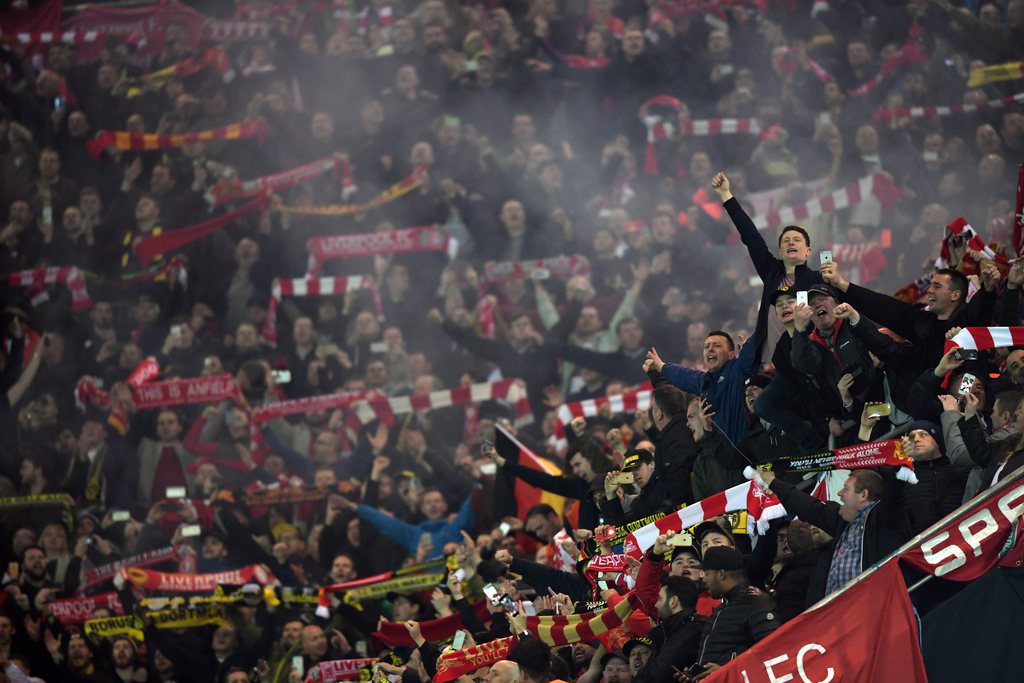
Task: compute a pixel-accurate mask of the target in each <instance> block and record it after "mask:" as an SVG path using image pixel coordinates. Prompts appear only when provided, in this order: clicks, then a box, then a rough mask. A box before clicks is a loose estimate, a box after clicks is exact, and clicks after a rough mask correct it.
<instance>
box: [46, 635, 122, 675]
mask: <svg viewBox="0 0 1024 683" xmlns="http://www.w3.org/2000/svg"><path fill="white" fill-rule="evenodd" d="M46 648H47V650H49V651H50V656H51V657H52V658H53V663H54V664H55V665H56V673H55V674H54V676H53V679H52V680H58V681H69V682H73V683H116V679H114V678H113V677H111V676H110V675H108V674H106V673H104V672H102V671H99V670H97V668H96V665H95V663H94V662H93V652H92V648H91V647H90V646H89V642H88V641H87V640H86V639H85V636H83V635H82V634H81V633H80V632H78V631H75V632H73V633H72V634H71V635H70V636H68V638H67V652H66V653H62V652H61V639H60V638H56V639H54V638H48V639H47V641H46Z"/></svg>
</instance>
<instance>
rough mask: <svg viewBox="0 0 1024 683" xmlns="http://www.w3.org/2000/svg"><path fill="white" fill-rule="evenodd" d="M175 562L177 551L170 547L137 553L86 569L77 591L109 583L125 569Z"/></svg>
mask: <svg viewBox="0 0 1024 683" xmlns="http://www.w3.org/2000/svg"><path fill="white" fill-rule="evenodd" d="M177 561H178V551H177V550H175V549H174V548H173V547H172V546H167V547H166V548H159V549H157V550H147V551H146V552H144V553H139V554H138V555H133V556H132V557H126V558H125V559H123V560H117V561H115V562H108V563H107V564H102V565H100V566H99V567H94V568H92V569H86V570H85V571H83V572H82V585H81V586H80V587H79V589H78V590H79V592H83V591H85V590H88V589H89V588H92V587H93V586H97V585H99V584H101V583H103V582H104V581H109V580H110V579H113V578H114V576H116V575H117V573H118V572H119V571H121V570H122V569H124V568H125V567H150V566H152V565H154V564H160V563H161V562H177Z"/></svg>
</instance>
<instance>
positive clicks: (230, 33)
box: [203, 19, 270, 43]
mask: <svg viewBox="0 0 1024 683" xmlns="http://www.w3.org/2000/svg"><path fill="white" fill-rule="evenodd" d="M203 33H204V34H205V36H206V37H207V38H208V39H209V40H212V41H214V42H217V43H227V42H235V41H247V40H265V39H266V38H268V37H269V36H270V24H269V23H267V22H265V21H235V20H231V19H211V20H209V21H207V22H206V23H205V24H204V25H203Z"/></svg>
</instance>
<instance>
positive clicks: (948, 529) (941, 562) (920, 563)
mask: <svg viewBox="0 0 1024 683" xmlns="http://www.w3.org/2000/svg"><path fill="white" fill-rule="evenodd" d="M1022 515H1024V479H1021V480H1019V481H1017V482H1016V483H1014V484H1012V485H1010V487H1009V488H1007V489H1006V490H1005V491H1004V492H1003V493H1002V494H1001V495H998V496H995V497H992V498H989V499H988V500H986V501H984V502H979V503H975V504H973V505H971V504H969V505H968V506H966V507H964V508H961V510H960V512H959V514H957V518H956V519H954V520H953V521H951V522H950V523H949V524H947V525H946V526H945V528H943V529H942V530H941V531H939V532H938V533H936V534H935V535H933V536H932V537H931V538H929V539H928V540H927V541H925V542H924V543H922V544H921V545H919V546H918V547H916V548H913V549H912V550H908V551H907V552H905V553H903V554H902V555H900V559H902V560H904V561H905V562H908V563H909V564H911V565H913V566H914V567H916V568H917V569H920V570H921V571H923V572H927V573H929V574H934V575H935V576H937V577H941V578H943V579H950V580H953V581H973V580H974V579H976V578H978V577H979V576H981V575H982V574H984V573H985V572H987V571H988V570H989V569H991V568H992V567H994V566H995V565H996V564H997V563H998V562H999V559H1000V557H1002V556H1004V555H1006V554H1007V553H1008V552H1011V550H1012V549H1011V548H1007V547H1005V546H1007V545H1008V544H1007V541H1008V539H1011V535H1010V532H1011V529H1012V527H1013V523H1014V522H1015V521H1016V520H1018V519H1020V517H1021V516H1022ZM1012 542H1013V543H1012V544H1014V545H1020V543H1021V541H1020V539H1019V538H1018V537H1017V536H1016V535H1015V536H1013V537H1012Z"/></svg>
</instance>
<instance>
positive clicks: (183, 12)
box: [64, 0, 206, 68]
mask: <svg viewBox="0 0 1024 683" xmlns="http://www.w3.org/2000/svg"><path fill="white" fill-rule="evenodd" d="M205 21H206V17H205V16H203V15H202V14H200V13H199V12H197V11H196V10H194V9H192V8H191V7H188V6H187V5H183V4H181V3H178V2H170V1H169V0H161V1H160V2H157V3H154V4H151V5H136V6H135V7H118V6H116V5H103V6H97V5H94V6H92V7H88V8H86V9H83V10H79V11H78V12H75V14H74V16H72V17H71V18H70V19H68V20H67V22H65V23H64V29H65V30H69V31H97V32H99V33H102V34H103V35H105V36H113V37H116V38H120V39H122V40H124V39H126V38H127V37H129V36H132V35H134V36H137V37H138V38H139V40H138V41H133V42H134V43H135V45H136V47H137V49H136V50H135V52H134V53H133V54H132V56H131V58H130V60H131V62H132V64H134V65H135V66H140V67H143V68H148V66H149V62H150V60H151V59H152V58H153V57H155V56H157V55H158V54H160V52H161V51H163V49H164V36H165V29H166V27H167V25H168V24H171V23H173V22H181V23H183V24H184V25H185V41H186V42H187V43H188V46H189V47H190V48H192V49H193V50H194V49H196V48H197V47H199V38H200V36H201V35H202V34H201V29H202V27H203V22H205ZM102 51H103V43H91V44H88V45H82V46H80V48H79V50H78V51H77V53H76V55H75V58H76V60H77V61H78V62H79V63H89V62H93V61H95V60H97V59H99V58H100V53H101V52H102Z"/></svg>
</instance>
